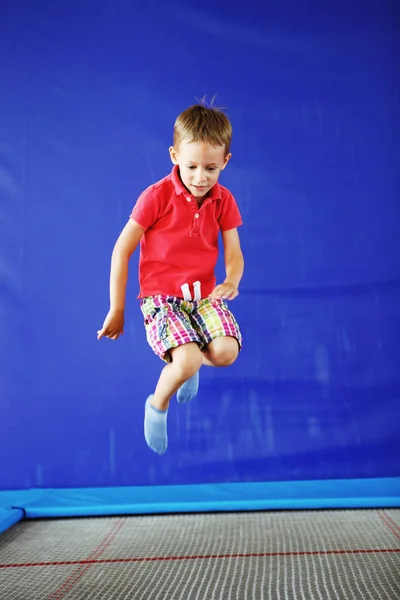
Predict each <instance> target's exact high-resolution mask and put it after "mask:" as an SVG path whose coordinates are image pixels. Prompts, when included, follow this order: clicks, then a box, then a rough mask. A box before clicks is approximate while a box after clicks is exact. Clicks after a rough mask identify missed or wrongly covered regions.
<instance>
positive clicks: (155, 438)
mask: <svg viewBox="0 0 400 600" xmlns="http://www.w3.org/2000/svg"><path fill="white" fill-rule="evenodd" d="M152 397H153V395H151V396H149V397H148V398H147V400H146V405H145V411H144V437H145V439H146V442H147V445H148V446H149V448H151V449H152V450H153V451H154V452H157V454H164V452H165V451H166V449H167V447H168V436H167V414H168V409H167V410H158V408H155V407H154V406H152V405H151V404H150V401H151V399H152Z"/></svg>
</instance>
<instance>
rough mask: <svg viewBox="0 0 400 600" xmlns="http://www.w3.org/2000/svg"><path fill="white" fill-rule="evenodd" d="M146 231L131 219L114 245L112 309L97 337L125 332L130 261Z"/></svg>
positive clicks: (111, 272)
mask: <svg viewBox="0 0 400 600" xmlns="http://www.w3.org/2000/svg"><path fill="white" fill-rule="evenodd" d="M144 232H145V229H144V228H143V227H141V226H140V225H139V224H138V223H136V221H134V220H133V219H129V221H128V223H127V224H126V225H125V227H124V229H123V230H122V232H121V234H120V236H119V238H118V240H117V242H116V244H115V246H114V249H113V252H112V256H111V271H110V310H109V312H108V314H107V316H106V318H105V321H104V323H103V327H102V328H101V329H100V330H99V331H98V332H97V339H100V338H102V337H108V338H110V339H113V340H116V339H117V338H118V337H119V335H120V334H121V333H123V328H124V311H125V295H126V284H127V281H128V263H129V259H130V257H131V255H132V254H133V252H134V251H135V250H136V248H137V246H138V244H139V242H140V239H141V237H142V235H143V233H144Z"/></svg>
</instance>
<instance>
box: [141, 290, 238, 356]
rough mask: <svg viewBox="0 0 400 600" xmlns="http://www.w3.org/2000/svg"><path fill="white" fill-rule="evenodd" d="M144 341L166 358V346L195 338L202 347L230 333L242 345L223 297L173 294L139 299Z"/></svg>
mask: <svg viewBox="0 0 400 600" xmlns="http://www.w3.org/2000/svg"><path fill="white" fill-rule="evenodd" d="M140 308H141V311H142V313H143V316H144V325H145V329H146V337H147V341H148V343H149V344H150V346H151V348H152V349H153V351H154V352H155V353H156V354H157V356H159V357H160V358H161V359H162V360H165V362H169V361H170V355H169V352H168V351H169V350H171V348H177V347H178V346H182V345H183V344H187V343H189V342H196V343H197V344H198V345H199V347H200V349H201V350H202V351H204V350H206V347H207V344H209V343H210V342H211V341H212V340H215V338H218V337H223V336H232V337H234V338H236V339H237V341H238V344H239V349H240V348H241V347H242V334H241V333H240V329H239V325H238V323H237V321H236V319H235V317H234V316H233V314H232V313H231V311H230V310H229V308H228V305H227V303H226V301H225V300H210V298H204V299H203V300H197V301H196V300H194V301H187V300H182V299H181V298H177V297H175V296H148V297H147V298H143V299H142V301H141V302H140Z"/></svg>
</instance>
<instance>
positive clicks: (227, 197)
mask: <svg viewBox="0 0 400 600" xmlns="http://www.w3.org/2000/svg"><path fill="white" fill-rule="evenodd" d="M218 221H219V226H220V228H221V231H229V229H235V228H236V227H239V226H240V225H242V224H243V221H242V216H241V214H240V211H239V207H238V205H237V202H236V200H235V198H234V197H233V195H232V194H231V192H229V191H226V192H225V193H224V194H223V198H222V207H221V214H220V217H219V219H218Z"/></svg>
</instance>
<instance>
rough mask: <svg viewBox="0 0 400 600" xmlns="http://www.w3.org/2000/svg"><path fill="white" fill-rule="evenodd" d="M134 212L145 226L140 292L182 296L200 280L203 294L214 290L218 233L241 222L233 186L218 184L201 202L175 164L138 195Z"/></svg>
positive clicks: (141, 252)
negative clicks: (232, 192) (181, 178)
mask: <svg viewBox="0 0 400 600" xmlns="http://www.w3.org/2000/svg"><path fill="white" fill-rule="evenodd" d="M131 218H132V219H133V220H134V221H136V222H137V223H139V225H141V226H142V227H143V228H144V229H145V230H146V231H145V233H144V234H143V237H142V239H141V241H140V258H139V285H140V292H139V296H138V297H139V298H143V297H145V296H156V295H158V294H166V295H171V296H178V297H179V298H182V297H183V293H182V290H181V286H182V285H183V284H185V283H187V284H188V285H189V289H190V293H191V296H192V298H194V291H193V283H194V282H196V281H200V284H201V297H202V298H206V297H207V296H209V295H210V294H211V292H212V291H213V289H214V287H215V284H216V279H215V275H214V269H215V265H216V262H217V259H218V234H219V232H220V231H227V230H229V229H234V228H236V227H238V226H239V225H241V224H242V219H241V215H240V212H239V209H238V206H237V204H236V201H235V199H234V197H233V196H232V194H231V192H229V190H227V189H226V188H225V187H223V186H222V185H220V184H218V183H217V184H215V185H214V186H213V187H212V189H211V190H210V191H209V193H208V196H207V198H206V199H205V200H204V202H203V204H202V205H201V207H200V208H199V207H198V205H197V201H196V199H195V198H194V196H192V195H191V194H190V193H189V192H188V191H187V190H186V188H185V187H184V185H183V183H182V182H181V180H180V177H179V174H178V167H177V166H175V167H174V168H173V169H172V172H171V173H170V174H169V175H168V176H167V177H164V179H162V180H161V181H159V182H157V183H155V184H153V185H151V186H150V187H148V188H147V189H146V190H145V191H144V192H143V193H142V194H141V195H140V197H139V198H138V200H137V202H136V205H135V206H134V208H133V210H132V213H131Z"/></svg>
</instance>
